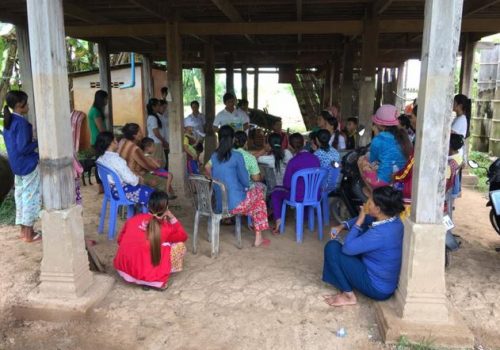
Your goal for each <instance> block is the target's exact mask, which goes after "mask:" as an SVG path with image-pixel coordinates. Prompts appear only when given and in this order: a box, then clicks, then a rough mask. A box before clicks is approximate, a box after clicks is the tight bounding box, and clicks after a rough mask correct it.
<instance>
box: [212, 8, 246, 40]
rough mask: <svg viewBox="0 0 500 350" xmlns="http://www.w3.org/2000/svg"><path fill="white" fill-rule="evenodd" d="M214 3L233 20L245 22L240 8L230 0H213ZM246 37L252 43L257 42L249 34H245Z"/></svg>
mask: <svg viewBox="0 0 500 350" xmlns="http://www.w3.org/2000/svg"><path fill="white" fill-rule="evenodd" d="M212 3H213V4H214V5H215V6H217V8H218V9H219V10H221V11H222V13H224V15H226V17H227V18H229V19H230V20H231V22H244V20H243V17H241V15H240V13H239V12H238V10H237V9H236V8H235V7H234V6H233V4H231V3H230V2H229V0H212ZM245 38H247V39H248V41H250V42H251V43H252V44H254V43H255V40H254V39H253V38H252V37H250V36H249V35H245Z"/></svg>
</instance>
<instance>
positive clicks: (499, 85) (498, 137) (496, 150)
mask: <svg viewBox="0 0 500 350" xmlns="http://www.w3.org/2000/svg"><path fill="white" fill-rule="evenodd" d="M495 50H496V51H497V55H498V56H497V57H499V56H500V54H498V53H500V47H499V46H497V45H496V46H495ZM497 62H498V63H497V76H496V83H495V99H494V100H493V101H492V105H493V118H492V119H491V129H490V135H489V136H490V138H489V149H488V152H489V153H490V154H491V155H492V156H498V155H500V62H499V61H498V60H497Z"/></svg>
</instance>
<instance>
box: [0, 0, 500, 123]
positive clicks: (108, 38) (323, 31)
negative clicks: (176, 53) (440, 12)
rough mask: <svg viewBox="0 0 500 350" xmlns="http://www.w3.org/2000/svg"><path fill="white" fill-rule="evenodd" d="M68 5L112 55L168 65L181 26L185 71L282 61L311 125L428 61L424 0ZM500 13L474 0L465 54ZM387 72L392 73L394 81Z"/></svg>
mask: <svg viewBox="0 0 500 350" xmlns="http://www.w3.org/2000/svg"><path fill="white" fill-rule="evenodd" d="M63 6H64V17H65V26H66V35H67V36H71V37H75V38H80V39H85V40H89V41H93V42H98V43H100V44H104V45H105V46H106V47H107V50H108V52H109V53H117V52H136V53H139V54H142V55H145V56H147V57H150V58H151V59H153V60H158V61H165V60H167V43H166V37H167V26H168V23H171V24H175V26H176V30H177V31H178V33H179V35H180V38H181V42H182V43H181V45H179V47H178V49H177V50H181V52H182V54H181V57H182V66H183V67H184V68H194V67H198V68H204V69H207V68H208V69H218V68H226V69H231V70H233V71H239V70H243V71H246V72H247V74H254V73H255V68H257V67H279V68H280V80H281V81H282V82H288V83H291V84H292V86H293V88H294V91H295V94H296V96H297V100H298V102H299V106H300V108H301V111H302V115H303V116H304V121H305V124H306V126H311V125H312V124H313V123H314V122H313V118H314V117H315V116H316V115H317V113H318V112H319V110H320V109H321V108H323V107H325V106H329V105H332V104H338V105H340V106H341V107H342V114H343V115H344V116H352V115H361V114H362V113H363V109H364V108H363V107H361V106H359V102H358V98H359V97H358V95H359V93H358V90H359V85H360V84H359V82H362V81H366V77H372V79H373V88H374V89H375V87H376V85H375V78H374V77H375V75H376V74H377V71H379V77H378V81H385V82H391V81H393V82H394V85H395V84H396V83H395V80H396V75H397V73H396V70H397V67H400V66H401V64H402V62H404V61H405V60H408V59H411V58H420V52H421V46H422V30H423V22H424V0H420V1H418V0H182V1H180V0H176V1H173V0H165V1H164V0H86V1H76V0H73V1H67V0H64V1H63ZM499 18H500V1H498V0H496V1H495V0H465V1H464V10H463V23H462V35H461V40H460V51H463V49H464V47H465V45H466V42H467V41H471V42H475V41H477V40H479V39H480V38H481V37H483V36H486V35H490V34H494V33H497V32H500V20H499ZM0 21H3V22H9V23H13V24H16V25H25V24H26V6H25V1H23V0H3V1H1V3H0ZM210 55H213V57H208V56H210ZM212 62H213V66H211V65H212ZM207 63H208V66H207ZM209 66H211V67H209ZM383 68H390V69H391V70H387V69H386V70H385V72H386V73H385V74H386V77H384V75H383V74H381V70H382V69H383ZM294 73H295V74H294ZM245 90H246V89H245ZM394 90H395V89H394ZM389 95H390V94H389ZM375 98H376V99H377V98H379V97H377V96H375ZM392 98H393V99H394V98H395V96H392ZM384 100H386V101H387V100H388V101H389V102H391V101H390V100H391V96H389V97H388V98H384ZM393 103H394V102H393ZM359 108H361V110H359ZM367 108H368V109H369V107H367ZM208 114H210V113H208ZM208 117H209V118H210V117H211V116H210V115H209V116H208Z"/></svg>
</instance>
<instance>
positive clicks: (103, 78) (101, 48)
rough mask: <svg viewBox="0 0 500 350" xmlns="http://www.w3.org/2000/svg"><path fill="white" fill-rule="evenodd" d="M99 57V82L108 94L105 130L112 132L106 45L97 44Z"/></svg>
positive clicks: (111, 105)
mask: <svg viewBox="0 0 500 350" xmlns="http://www.w3.org/2000/svg"><path fill="white" fill-rule="evenodd" d="M97 51H98V55H99V82H100V84H101V88H100V89H101V90H104V91H106V92H107V93H108V105H107V106H106V112H105V113H107V118H106V120H107V122H106V129H107V130H110V131H113V96H112V95H113V92H112V89H111V68H110V65H109V52H108V47H107V45H106V44H103V43H99V44H97Z"/></svg>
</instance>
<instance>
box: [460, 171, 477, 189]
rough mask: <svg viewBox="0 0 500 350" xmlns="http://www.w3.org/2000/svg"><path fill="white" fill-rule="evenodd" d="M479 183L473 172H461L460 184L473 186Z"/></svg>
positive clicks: (468, 186)
mask: <svg viewBox="0 0 500 350" xmlns="http://www.w3.org/2000/svg"><path fill="white" fill-rule="evenodd" d="M478 183H479V178H478V177H477V176H476V175H474V174H462V186H463V187H467V188H474V187H476V186H477V184H478Z"/></svg>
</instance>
